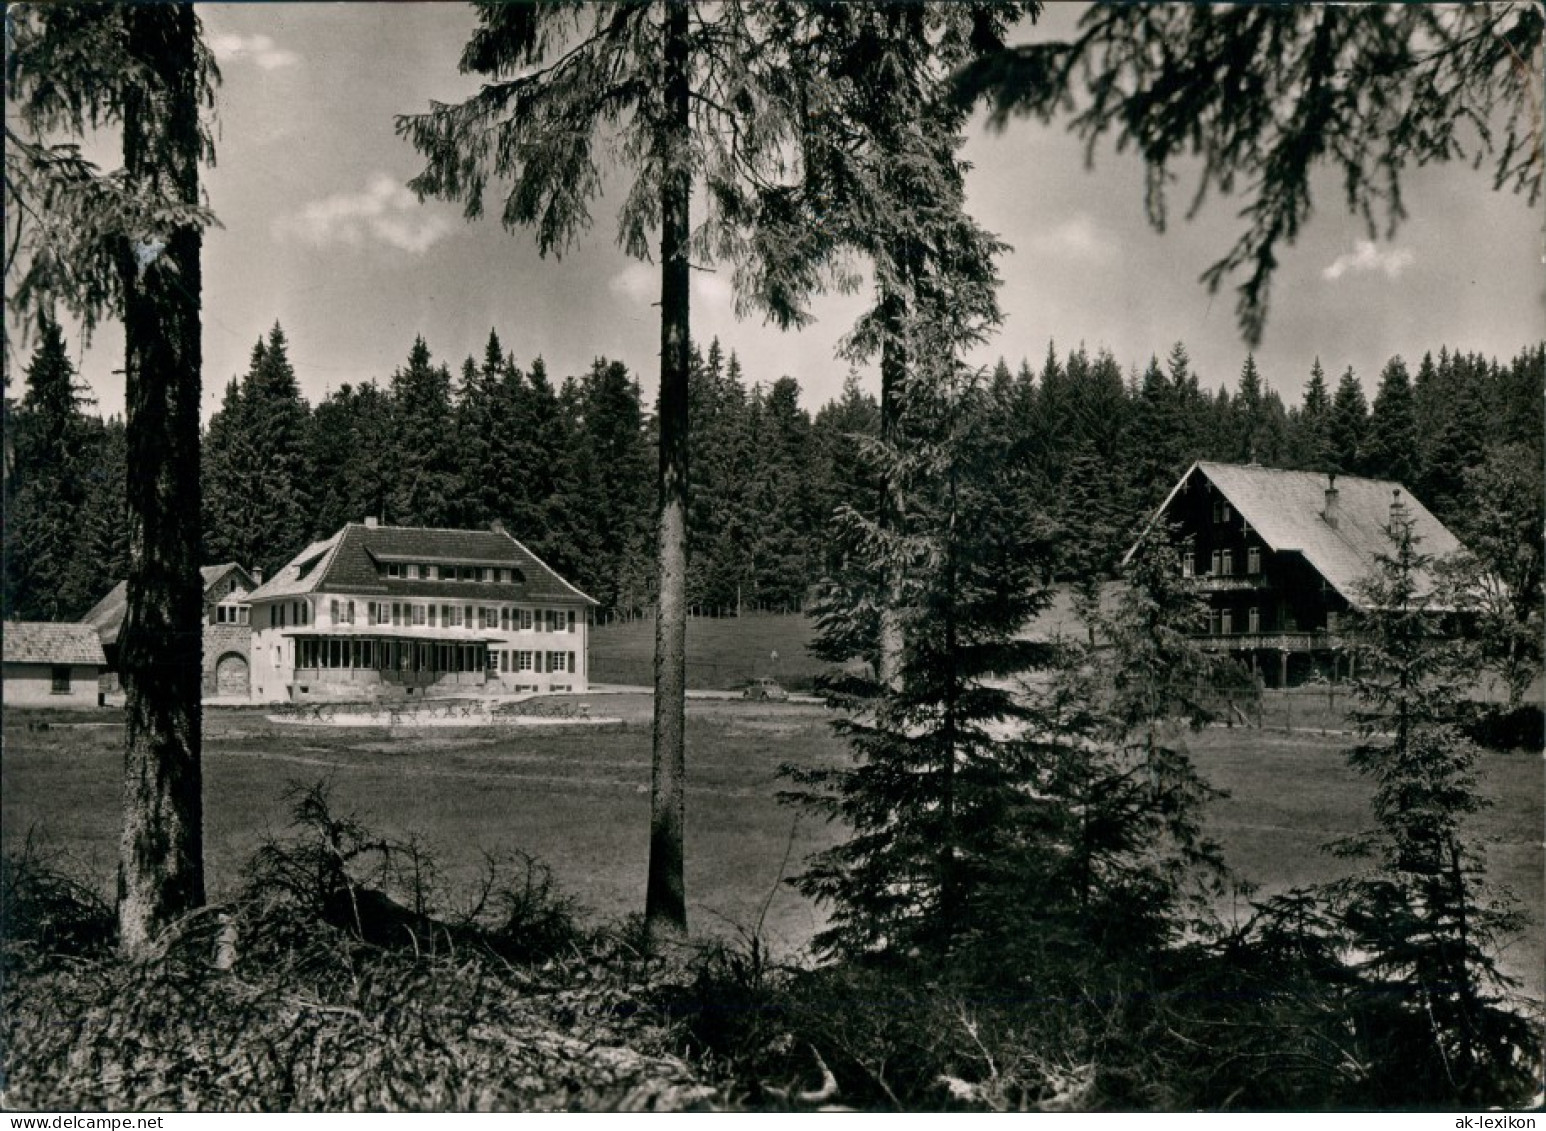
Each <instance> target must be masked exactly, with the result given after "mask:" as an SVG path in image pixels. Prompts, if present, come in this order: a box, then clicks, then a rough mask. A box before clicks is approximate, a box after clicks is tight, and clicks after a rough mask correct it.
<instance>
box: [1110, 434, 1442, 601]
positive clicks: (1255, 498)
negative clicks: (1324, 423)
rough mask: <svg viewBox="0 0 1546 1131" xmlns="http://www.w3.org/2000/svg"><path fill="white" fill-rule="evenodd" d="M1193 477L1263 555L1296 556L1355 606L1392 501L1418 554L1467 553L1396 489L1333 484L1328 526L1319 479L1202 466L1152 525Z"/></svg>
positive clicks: (1344, 480) (1184, 480)
mask: <svg viewBox="0 0 1546 1131" xmlns="http://www.w3.org/2000/svg"><path fill="white" fill-rule="evenodd" d="M1194 477H1201V478H1202V479H1205V480H1207V481H1208V482H1209V483H1211V484H1213V486H1214V487H1215V488H1216V489H1217V490H1218V492H1219V494H1220V495H1222V496H1223V497H1224V499H1226V500H1227V501H1228V502H1229V504H1230V506H1232V507H1234V509H1235V510H1236V512H1238V513H1239V515H1240V517H1242V518H1243V519H1245V521H1246V522H1248V523H1250V525H1251V529H1252V530H1254V531H1255V532H1256V533H1257V535H1258V536H1259V537H1260V538H1261V540H1262V541H1263V542H1265V543H1266V544H1267V546H1268V548H1270V549H1272V550H1273V551H1276V552H1294V553H1298V554H1302V555H1303V556H1304V558H1305V560H1306V561H1307V562H1309V563H1310V565H1311V566H1313V567H1314V568H1315V570H1316V571H1317V572H1318V573H1319V574H1320V575H1321V576H1322V577H1324V578H1325V579H1326V582H1327V584H1329V585H1331V586H1332V587H1333V588H1334V589H1336V591H1337V592H1338V593H1340V594H1341V595H1342V596H1343V597H1344V598H1346V599H1347V600H1348V601H1350V602H1353V603H1355V604H1356V603H1358V598H1359V589H1360V586H1361V585H1362V584H1363V582H1364V581H1365V580H1366V579H1367V578H1368V577H1369V576H1370V574H1371V572H1372V571H1373V568H1374V560H1375V557H1376V555H1378V554H1383V553H1388V552H1389V550H1390V548H1391V547H1390V540H1389V539H1388V538H1387V537H1386V535H1385V527H1386V526H1388V525H1389V523H1390V508H1391V504H1392V503H1393V502H1395V501H1396V500H1397V499H1398V498H1399V500H1400V502H1401V503H1402V505H1403V506H1405V508H1406V513H1407V516H1408V517H1409V518H1410V519H1411V520H1412V531H1413V533H1414V534H1415V535H1416V536H1417V539H1418V543H1417V547H1418V550H1419V551H1420V552H1421V553H1423V554H1426V555H1429V556H1432V557H1434V558H1441V557H1447V556H1448V555H1450V554H1454V553H1458V552H1459V551H1461V550H1463V549H1464V548H1465V547H1464V546H1462V545H1461V543H1460V540H1459V539H1458V538H1456V537H1455V536H1454V535H1453V534H1451V533H1450V532H1449V530H1448V529H1447V528H1446V527H1445V526H1444V524H1443V523H1442V522H1440V521H1439V520H1438V519H1437V518H1435V517H1434V516H1433V515H1432V514H1431V513H1430V512H1429V511H1428V508H1427V507H1425V506H1423V505H1422V503H1421V502H1419V501H1418V500H1417V499H1416V498H1415V497H1414V496H1413V495H1412V494H1411V493H1410V492H1408V491H1407V490H1406V488H1404V487H1402V486H1401V484H1399V483H1394V482H1391V481H1390V480H1386V479H1364V478H1362V477H1360V476H1356V475H1338V476H1337V477H1336V489H1337V503H1336V516H1335V517H1336V523H1335V525H1332V523H1330V522H1328V521H1327V519H1326V513H1325V512H1326V490H1327V487H1328V485H1329V479H1328V476H1327V475H1325V474H1324V473H1322V472H1315V471H1285V470H1282V469H1280V468H1275V467H1259V466H1256V465H1251V466H1248V467H1247V466H1241V465H1240V464H1232V463H1213V462H1211V461H1206V460H1201V461H1198V462H1197V463H1194V464H1193V465H1192V466H1191V468H1190V469H1188V471H1187V473H1186V474H1185V475H1183V476H1182V477H1181V481H1180V482H1179V483H1177V484H1176V486H1175V489H1174V490H1172V491H1171V492H1170V494H1169V495H1168V496H1167V497H1166V499H1165V502H1164V503H1163V504H1161V506H1160V509H1159V511H1158V512H1157V514H1156V517H1158V515H1159V514H1164V513H1165V511H1167V510H1168V509H1169V508H1170V504H1171V502H1172V501H1173V500H1174V499H1175V498H1176V496H1177V495H1178V494H1179V493H1180V492H1181V491H1182V490H1183V489H1184V488H1185V487H1186V485H1187V484H1188V482H1190V481H1191V480H1193V478H1194ZM1129 553H1131V551H1129ZM1425 581H1426V583H1425ZM1430 585H1431V579H1425V580H1420V581H1419V587H1420V588H1429V587H1430Z"/></svg>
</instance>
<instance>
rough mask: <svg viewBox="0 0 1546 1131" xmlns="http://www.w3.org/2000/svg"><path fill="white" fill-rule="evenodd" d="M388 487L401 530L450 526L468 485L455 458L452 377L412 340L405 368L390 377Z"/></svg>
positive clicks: (391, 514)
mask: <svg viewBox="0 0 1546 1131" xmlns="http://www.w3.org/2000/svg"><path fill="white" fill-rule="evenodd" d="M388 393H389V396H390V397H391V402H392V445H391V452H392V488H391V494H390V497H389V500H388V515H387V516H384V517H390V519H391V521H392V522H393V523H395V524H397V525H399V526H430V527H437V526H451V525H453V523H454V522H455V521H456V518H457V517H458V511H459V510H460V508H461V503H460V500H461V497H462V492H463V491H464V490H465V487H466V483H465V480H464V477H463V472H464V470H465V469H464V468H463V466H462V463H461V461H460V459H459V458H458V454H457V444H456V428H455V419H454V416H453V409H452V405H451V372H450V370H448V369H447V368H446V367H445V366H444V365H435V364H433V361H432V358H431V356H430V352H429V347H428V346H427V345H425V344H424V339H423V338H422V337H415V338H414V340H413V348H412V349H410V350H409V351H408V364H407V365H406V366H403V367H402V368H400V369H398V370H396V371H395V372H394V373H393V374H392V381H391V385H390V387H389V391H388Z"/></svg>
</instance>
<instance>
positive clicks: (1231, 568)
mask: <svg viewBox="0 0 1546 1131" xmlns="http://www.w3.org/2000/svg"><path fill="white" fill-rule="evenodd" d="M1234 572H1235V552H1234V551H1233V550H1225V551H1224V576H1225V577H1229V576H1230V575H1232V574H1233V573H1234Z"/></svg>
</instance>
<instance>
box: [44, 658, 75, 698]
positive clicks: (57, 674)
mask: <svg viewBox="0 0 1546 1131" xmlns="http://www.w3.org/2000/svg"><path fill="white" fill-rule="evenodd" d="M49 677H50V678H49V690H50V691H52V692H53V693H54V694H55V695H68V694H70V665H69V664H55V665H54V666H53V667H52V669H50V671H49Z"/></svg>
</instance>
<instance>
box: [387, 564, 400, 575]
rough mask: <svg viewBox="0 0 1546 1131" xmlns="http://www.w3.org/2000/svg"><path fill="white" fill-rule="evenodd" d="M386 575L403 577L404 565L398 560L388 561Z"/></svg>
mask: <svg viewBox="0 0 1546 1131" xmlns="http://www.w3.org/2000/svg"><path fill="white" fill-rule="evenodd" d="M386 575H387V576H388V577H401V576H402V575H403V567H402V565H401V564H400V563H398V562H387V564H386Z"/></svg>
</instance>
